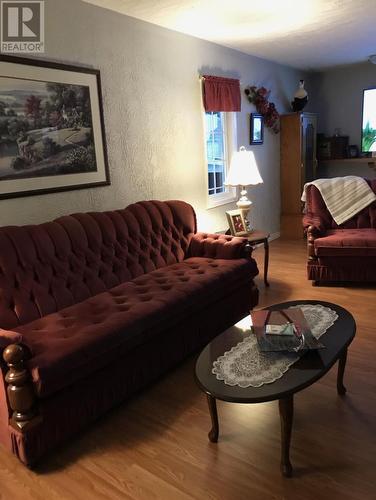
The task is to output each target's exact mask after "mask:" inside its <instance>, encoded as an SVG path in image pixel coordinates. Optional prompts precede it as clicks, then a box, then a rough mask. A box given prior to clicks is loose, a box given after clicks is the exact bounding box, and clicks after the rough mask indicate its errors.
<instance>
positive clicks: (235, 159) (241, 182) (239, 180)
mask: <svg viewBox="0 0 376 500" xmlns="http://www.w3.org/2000/svg"><path fill="white" fill-rule="evenodd" d="M262 183H263V180H262V177H261V175H260V172H259V170H258V168H257V163H256V159H255V156H254V154H253V151H247V150H246V149H245V147H244V146H242V147H241V148H240V150H239V151H236V152H235V153H234V154H233V156H232V159H231V164H230V170H229V172H228V175H227V178H226V181H225V185H226V186H235V187H237V186H240V187H241V192H240V198H239V200H238V201H237V202H236V205H237V207H238V208H239V209H240V210H241V211H242V213H243V218H244V221H245V223H246V227H247V231H248V232H252V227H251V224H250V222H249V218H248V212H249V209H250V208H251V205H252V202H251V201H250V200H249V199H248V198H247V190H246V186H255V185H256V184H262Z"/></svg>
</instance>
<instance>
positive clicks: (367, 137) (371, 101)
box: [362, 88, 376, 153]
mask: <svg viewBox="0 0 376 500" xmlns="http://www.w3.org/2000/svg"><path fill="white" fill-rule="evenodd" d="M370 151H376V88H374V89H366V90H365V91H364V93H363V121H362V152H363V153H368V152H370Z"/></svg>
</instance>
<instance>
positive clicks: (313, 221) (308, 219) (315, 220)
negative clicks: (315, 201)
mask: <svg viewBox="0 0 376 500" xmlns="http://www.w3.org/2000/svg"><path fill="white" fill-rule="evenodd" d="M303 227H304V231H305V232H306V233H308V228H312V229H311V232H312V231H313V232H315V234H316V235H317V236H319V235H321V236H322V235H324V234H325V232H326V229H327V227H326V224H325V221H324V219H323V218H322V217H320V216H319V215H314V214H312V213H307V214H305V215H304V216H303Z"/></svg>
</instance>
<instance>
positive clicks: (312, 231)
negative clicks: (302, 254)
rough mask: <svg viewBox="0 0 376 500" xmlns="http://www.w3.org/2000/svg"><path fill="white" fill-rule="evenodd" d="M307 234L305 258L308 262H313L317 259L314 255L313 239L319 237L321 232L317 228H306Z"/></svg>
mask: <svg viewBox="0 0 376 500" xmlns="http://www.w3.org/2000/svg"><path fill="white" fill-rule="evenodd" d="M306 232H307V254H308V255H307V257H308V261H313V260H316V259H317V256H316V254H315V239H316V238H317V237H318V236H320V234H321V231H320V230H319V229H318V228H317V226H308V227H307V229H306Z"/></svg>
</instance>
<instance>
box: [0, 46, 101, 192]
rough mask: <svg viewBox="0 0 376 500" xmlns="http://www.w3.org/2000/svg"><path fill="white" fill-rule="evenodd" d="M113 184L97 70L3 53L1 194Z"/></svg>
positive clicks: (0, 63)
mask: <svg viewBox="0 0 376 500" xmlns="http://www.w3.org/2000/svg"><path fill="white" fill-rule="evenodd" d="M106 184H110V179H109V172H108V164H107V155H106V146H105V132H104V123H103V111H102V103H101V87H100V74H99V71H97V70H92V69H87V68H81V67H76V66H67V65H63V64H55V63H50V62H45V61H39V60H38V61H36V60H31V59H23V58H16V57H11V56H4V55H1V56H0V198H12V197H17V196H27V195H34V194H42V193H49V192H54V191H65V190H71V189H82V188H87V187H94V186H103V185H106Z"/></svg>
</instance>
